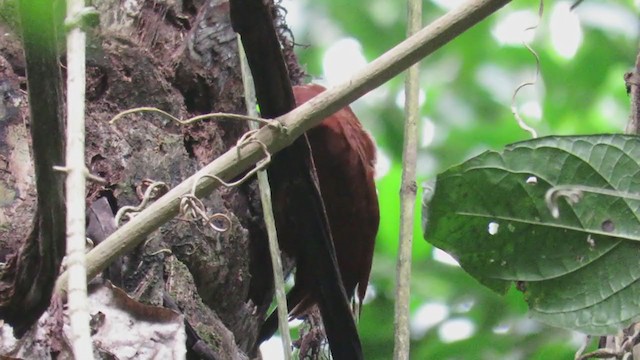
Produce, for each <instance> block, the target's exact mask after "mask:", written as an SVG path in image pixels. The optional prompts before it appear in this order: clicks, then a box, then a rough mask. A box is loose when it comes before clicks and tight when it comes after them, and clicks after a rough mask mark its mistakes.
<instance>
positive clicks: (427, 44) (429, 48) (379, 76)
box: [56, 0, 510, 291]
mask: <svg viewBox="0 0 640 360" xmlns="http://www.w3.org/2000/svg"><path fill="white" fill-rule="evenodd" d="M509 2H510V0H470V1H467V2H466V3H464V4H462V5H461V6H460V7H458V8H456V9H454V10H452V11H450V12H449V13H447V14H445V15H444V16H442V17H441V18H439V19H437V20H436V21H434V22H433V23H431V24H430V25H428V26H426V27H425V28H423V29H422V30H420V31H419V32H418V33H417V34H415V35H413V36H411V37H410V38H408V39H406V40H405V41H403V42H401V43H400V44H399V45H397V46H396V47H394V48H393V49H391V50H389V51H388V52H386V53H385V54H383V55H382V56H380V57H379V58H378V59H376V60H375V61H373V62H372V63H371V64H369V65H368V66H367V67H366V68H365V69H363V70H362V71H361V72H360V73H358V74H357V75H355V76H354V77H353V78H352V79H351V80H349V81H347V82H346V83H344V84H341V85H339V86H336V87H335V88H332V89H329V90H327V91H325V92H323V93H322V94H320V95H319V96H317V97H315V98H313V99H312V100H310V101H309V102H307V103H305V104H303V105H302V106H300V107H298V108H295V109H294V110H292V111H291V112H289V113H287V114H285V115H283V116H280V117H278V118H277V120H278V121H280V122H281V123H282V124H283V125H285V126H286V127H287V129H288V130H289V131H288V132H287V133H286V134H285V133H282V132H280V131H278V130H276V129H273V128H272V127H268V126H266V127H263V128H262V129H261V130H260V131H258V132H257V133H256V137H257V140H259V141H260V142H262V143H263V144H265V145H266V146H267V148H268V150H269V151H270V152H272V153H275V152H277V151H279V150H281V149H283V148H284V147H286V146H288V145H290V144H291V143H293V141H295V139H296V138H298V137H299V136H301V135H302V134H303V133H304V132H305V131H307V130H308V129H310V128H312V127H313V126H315V125H317V124H319V123H320V122H322V120H323V119H324V118H325V117H327V116H329V115H331V114H332V113H334V112H336V111H338V110H339V109H341V108H343V107H345V106H347V105H348V104H350V103H351V102H353V101H354V100H356V99H357V98H359V97H361V96H363V95H364V94H366V93H367V92H368V91H370V90H372V89H374V88H376V87H378V86H380V85H381V84H383V83H384V82H386V81H388V80H389V79H391V78H392V77H394V76H396V75H398V74H399V73H400V72H402V71H404V70H405V69H407V68H408V67H409V66H411V65H412V64H414V63H416V62H417V61H419V60H420V59H422V58H424V57H426V56H427V55H429V54H431V53H433V52H434V51H435V50H437V49H439V48H441V47H442V46H443V45H445V44H446V43H448V42H449V41H451V40H453V39H454V38H456V37H457V36H458V35H460V34H462V33H463V32H464V31H466V30H467V29H469V28H471V27H472V26H473V25H475V24H477V23H478V22H480V21H481V20H483V19H484V18H486V17H487V16H489V15H490V14H492V13H493V12H495V11H497V10H498V9H500V8H501V7H502V6H504V5H506V4H507V3H509ZM261 156H262V147H261V146H260V145H259V144H258V143H256V142H253V143H250V144H248V145H246V146H244V147H241V148H237V147H234V148H232V149H230V150H229V151H227V152H226V153H224V154H223V155H222V156H220V157H219V158H217V159H216V160H214V161H213V162H211V163H210V164H209V165H207V166H206V167H204V168H203V169H201V170H200V171H198V172H197V173H196V174H194V175H192V176H191V177H189V178H188V179H186V180H185V181H183V182H182V183H181V184H179V185H177V186H176V187H175V188H173V189H172V190H171V191H169V192H168V193H167V194H165V195H164V196H163V197H162V198H160V199H158V200H157V201H156V202H155V203H153V204H151V205H150V206H149V207H148V208H147V209H146V210H145V211H143V212H141V213H140V214H139V215H138V216H136V217H135V218H133V220H131V221H130V222H128V223H127V224H125V225H124V226H122V227H121V228H119V229H118V230H117V231H116V232H114V233H113V234H112V235H111V236H109V238H107V239H106V240H105V241H104V242H102V243H101V244H100V245H98V246H96V248H94V249H93V250H92V251H91V252H90V253H89V254H88V255H87V275H88V276H89V277H90V278H91V277H94V276H95V275H97V274H98V273H99V272H100V271H102V270H103V269H104V268H105V267H106V266H108V264H109V263H110V262H111V261H112V260H113V259H115V258H116V257H118V256H120V255H122V254H124V253H126V252H128V251H130V250H131V249H133V248H134V247H135V246H136V245H137V244H139V243H140V242H142V241H143V240H144V238H145V237H146V236H147V235H149V234H150V233H151V232H152V231H154V230H156V229H157V228H159V227H160V226H161V225H162V224H164V223H166V222H167V221H169V220H170V219H172V218H173V217H174V216H175V215H177V214H178V207H179V204H180V197H181V196H183V195H186V194H189V193H191V189H192V187H193V184H194V181H196V180H198V179H201V180H200V181H199V183H198V184H197V186H196V195H198V196H204V195H207V194H209V193H211V192H212V191H213V190H214V189H215V188H217V187H218V186H220V183H219V182H218V181H216V180H214V179H213V178H212V177H204V178H203V176H204V175H215V176H218V177H220V178H222V179H224V180H229V179H232V178H233V177H235V176H237V175H239V174H240V173H242V172H243V171H245V170H246V169H247V168H248V167H250V166H251V165H252V164H255V163H256V162H258V161H259V160H260V158H261ZM67 276H68V274H67V273H64V274H62V275H61V277H60V279H59V281H58V284H56V289H57V290H58V291H61V290H63V289H65V288H66V282H67Z"/></svg>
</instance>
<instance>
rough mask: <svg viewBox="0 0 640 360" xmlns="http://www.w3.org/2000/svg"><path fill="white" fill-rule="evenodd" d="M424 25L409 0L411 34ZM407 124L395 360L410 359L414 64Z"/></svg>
mask: <svg viewBox="0 0 640 360" xmlns="http://www.w3.org/2000/svg"><path fill="white" fill-rule="evenodd" d="M421 27H422V0H408V1H407V36H408V37H411V36H412V35H413V34H415V33H417V32H418V31H419V30H420V28H421ZM404 89H405V90H404V92H405V103H404V112H405V124H404V146H403V150H402V181H401V185H400V239H399V244H398V262H397V265H396V303H395V321H394V324H395V346H394V349H393V358H394V359H395V360H406V359H409V348H410V337H409V298H410V296H411V245H412V243H413V217H414V208H415V203H416V194H417V186H416V161H417V156H418V155H417V152H418V143H417V133H418V118H419V116H420V101H419V98H420V96H419V95H420V94H419V93H420V69H419V64H414V65H413V66H411V67H410V68H409V69H408V70H407V73H406V79H405V87H404Z"/></svg>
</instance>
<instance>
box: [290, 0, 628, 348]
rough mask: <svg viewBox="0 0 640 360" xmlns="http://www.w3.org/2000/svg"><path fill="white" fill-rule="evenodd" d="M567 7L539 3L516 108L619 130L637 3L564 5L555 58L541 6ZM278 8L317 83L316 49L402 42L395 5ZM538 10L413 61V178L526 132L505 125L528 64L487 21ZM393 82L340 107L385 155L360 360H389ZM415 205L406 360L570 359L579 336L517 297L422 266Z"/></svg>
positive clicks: (427, 253)
mask: <svg viewBox="0 0 640 360" xmlns="http://www.w3.org/2000/svg"><path fill="white" fill-rule="evenodd" d="M454 2H455V1H445V0H440V1H435V0H434V1H425V2H424V23H425V24H427V23H429V22H431V21H432V20H433V19H436V18H437V17H439V16H440V15H442V14H444V13H445V12H446V9H444V8H443V7H442V6H446V4H447V3H454ZM443 4H444V5H443ZM570 4H571V3H567V2H559V1H555V2H545V6H546V8H545V13H544V15H543V18H542V21H541V24H540V26H539V28H538V29H537V30H535V31H534V33H535V38H534V40H533V41H532V43H531V45H532V46H533V47H534V49H535V50H536V51H537V53H538V54H539V57H540V64H541V65H540V71H541V75H540V79H539V81H538V83H537V84H536V85H535V86H534V87H529V88H525V89H523V90H522V91H521V93H520V94H519V95H518V97H517V98H516V104H517V105H518V108H519V109H520V111H521V115H522V117H523V118H524V119H525V121H526V122H527V123H528V124H529V125H531V126H533V127H534V128H536V130H537V131H538V134H539V135H552V134H555V135H569V134H591V133H610V132H621V131H622V129H623V128H624V125H625V123H626V121H627V116H628V109H629V104H628V97H627V95H626V92H625V84H624V81H623V75H624V73H625V72H626V71H629V69H631V67H632V66H633V64H634V61H635V58H636V52H637V44H638V28H637V23H636V22H634V21H637V15H638V7H637V5H634V2H633V1H631V0H626V1H617V2H608V1H604V0H587V1H584V2H583V3H582V4H581V5H580V6H579V7H578V9H577V10H576V11H575V14H577V19H578V20H579V24H580V29H581V31H582V41H581V44H580V46H579V47H578V49H577V52H576V53H575V56H570V57H563V56H562V55H561V53H560V52H559V51H558V50H557V48H554V46H553V42H552V40H553V39H554V37H559V36H560V37H561V35H563V34H565V35H566V33H568V32H569V30H570V29H569V30H566V31H565V30H562V29H561V30H558V29H552V27H551V26H550V23H551V22H552V21H551V17H552V16H553V15H554V12H556V11H558V12H559V9H560V7H561V6H564V7H565V8H568V6H569V5H570ZM283 5H284V6H285V7H287V8H289V10H290V13H289V17H288V20H289V23H290V24H291V25H292V26H293V31H294V34H295V35H296V42H297V43H300V44H304V45H308V46H307V47H300V48H299V51H298V54H299V56H300V62H301V63H302V64H305V65H306V68H307V71H308V72H309V74H310V75H311V76H312V77H313V78H314V79H316V80H317V79H320V81H322V79H323V78H326V71H327V69H326V67H323V60H324V56H325V54H326V53H327V50H328V49H330V48H331V46H332V45H333V44H335V43H336V42H337V41H339V40H340V39H343V38H353V39H356V40H357V41H358V42H359V43H360V45H361V46H362V54H363V55H364V57H365V58H366V60H367V61H371V60H373V59H374V58H376V57H377V56H379V55H380V54H382V53H383V52H384V51H386V50H388V49H389V48H391V47H392V46H393V45H395V44H397V43H398V42H400V41H401V40H402V39H404V37H405V32H406V30H405V13H406V4H405V2H403V1H397V0H396V1H388V0H387V1H383V0H351V1H348V2H345V1H341V0H325V1H322V2H318V1H315V2H311V1H286V0H285V1H284V2H283ZM537 10H538V2H537V1H532V0H526V1H518V2H513V3H512V4H509V5H507V6H506V7H505V8H503V9H502V10H500V11H499V12H498V13H496V14H494V15H492V16H491V17H490V18H489V19H487V20H485V21H484V22H482V23H481V24H479V25H477V26H476V27H474V28H473V29H471V30H470V31H467V32H466V33H464V34H463V35H462V36H460V37H458V38H457V39H455V40H454V41H452V42H451V43H450V44H448V45H446V46H445V47H443V48H442V49H440V50H439V51H437V52H436V53H435V54H433V55H432V56H430V57H429V58H427V59H425V60H423V61H422V62H421V84H422V86H421V88H422V90H423V91H424V94H425V98H426V100H425V101H424V103H423V105H422V108H421V111H422V115H423V117H424V120H423V122H422V123H421V124H420V125H421V130H420V134H419V138H423V137H424V138H425V139H428V138H432V140H431V141H430V142H429V143H428V144H425V143H422V142H421V146H420V148H419V159H418V174H419V178H418V183H419V184H420V183H422V182H423V181H425V180H428V179H433V178H434V177H435V175H436V174H437V173H440V172H442V171H444V170H445V169H447V168H448V167H450V166H452V165H455V164H458V163H460V162H462V161H464V160H465V159H467V158H469V157H471V156H473V155H476V154H478V153H480V152H481V151H484V150H486V149H495V150H499V149H501V148H502V147H504V146H505V145H506V144H509V143H512V142H515V141H520V140H525V139H528V138H529V137H530V135H529V134H528V133H526V132H525V131H523V130H522V129H520V128H519V127H518V125H517V123H516V121H515V120H514V117H513V115H512V113H511V96H512V94H513V91H514V90H515V89H516V88H517V87H518V86H519V85H520V84H521V83H522V82H524V81H528V80H530V79H531V78H533V76H534V74H535V69H536V65H535V64H536V61H535V58H534V56H533V55H532V54H531V53H530V52H529V51H528V50H527V49H526V48H525V47H524V46H523V45H521V44H517V43H515V44H507V45H503V44H501V42H500V41H498V36H497V35H495V34H496V32H497V28H498V25H500V24H501V23H504V22H507V20H508V18H509V17H510V16H514V14H518V13H521V12H526V13H527V14H528V15H529V17H530V18H533V20H534V22H535V14H536V13H537ZM520 25H521V29H519V30H518V31H517V34H516V35H517V36H519V37H520V38H523V39H524V38H525V37H526V36H525V35H520V33H521V32H522V30H524V29H525V28H526V27H528V26H531V25H532V23H527V22H525V21H523V22H521V24H520ZM348 60H349V59H346V60H344V61H345V66H347V65H346V62H348ZM402 88H403V77H402V76H399V77H396V78H395V79H393V80H392V81H390V82H389V83H387V84H385V85H384V90H383V91H379V92H378V94H377V95H376V97H375V100H374V101H367V100H366V99H361V100H359V101H357V102H356V103H354V105H353V107H354V109H355V111H356V113H357V114H358V115H359V117H360V119H361V120H362V122H363V123H364V125H365V127H366V128H367V129H369V131H370V132H371V133H372V135H373V136H374V137H375V139H376V142H377V144H378V146H379V148H380V150H381V152H382V154H384V155H383V159H382V160H388V161H389V166H388V169H387V170H384V171H383V173H381V174H380V175H381V177H380V178H379V179H378V181H377V186H378V191H379V197H380V205H381V217H382V220H381V221H382V223H381V225H380V232H379V235H378V239H377V246H376V254H375V258H374V268H373V273H372V280H371V285H372V287H373V289H375V296H372V299H371V300H370V302H368V303H367V305H365V307H364V309H363V312H362V317H361V320H360V323H359V328H360V331H361V334H362V339H363V345H364V349H365V356H366V358H367V359H390V358H391V357H392V350H393V311H394V305H393V301H394V295H393V291H394V284H395V256H396V252H397V250H396V249H397V241H398V240H397V239H398V232H399V230H398V229H399V224H398V222H399V213H398V204H399V199H398V194H399V184H400V174H401V168H402V166H401V153H402V126H403V121H402V119H403V115H402V107H401V106H398V104H397V103H398V102H397V100H396V99H397V98H398V94H399V93H400V92H402ZM527 109H533V111H528V110H527ZM536 112H537V113H538V114H539V118H536V117H537V116H536ZM425 130H426V132H425ZM420 198H421V194H419V196H418V199H420ZM418 205H419V204H417V205H416V210H417V211H416V222H415V223H416V231H415V236H414V245H413V246H414V259H413V261H414V265H413V277H412V303H411V305H412V321H414V322H415V323H416V324H419V323H422V329H420V328H421V326H416V327H415V328H414V329H413V330H412V333H413V335H414V337H413V342H412V353H411V354H412V355H411V358H412V359H569V358H573V355H574V353H575V351H576V349H577V348H578V347H579V346H580V345H581V343H582V341H583V337H582V336H581V335H579V334H576V333H572V332H569V331H566V330H562V329H555V328H550V327H546V326H544V325H542V324H540V323H537V322H535V321H533V320H530V319H529V318H528V317H527V314H526V304H525V303H524V301H523V299H522V296H521V294H520V293H519V292H518V291H516V290H514V289H511V290H510V291H509V293H508V294H507V296H505V297H500V296H498V295H496V294H494V293H492V292H491V291H490V290H488V289H486V288H484V287H483V286H482V285H480V284H479V283H477V282H476V281H475V280H473V279H472V278H471V277H470V276H469V275H467V274H466V273H465V272H464V271H463V270H461V269H460V268H459V267H456V266H451V265H447V264H445V263H442V262H439V261H436V260H434V257H433V256H432V255H433V249H431V247H430V246H429V245H427V243H426V242H425V241H424V240H423V238H422V235H421V229H420V220H419V219H420V213H419V206H418ZM425 304H444V305H445V306H446V309H447V310H446V311H445V314H444V316H442V314H439V315H438V314H431V315H430V314H429V313H428V312H427V314H426V316H425V315H423V314H422V313H421V312H420V311H419V310H420V309H421V308H422V307H423V306H424V305H425ZM430 317H431V320H433V321H432V323H431V324H429V321H428V320H429V318H430ZM451 319H465V320H468V321H469V322H470V324H472V327H473V329H472V331H471V332H470V334H469V335H468V336H466V337H465V338H464V339H462V340H458V341H452V340H450V339H449V340H447V335H446V333H447V331H445V330H446V329H447V325H450V323H449V324H447V322H448V321H449V320H451ZM433 322H435V323H433ZM425 324H427V325H425ZM449 332H450V331H449ZM461 332H462V330H461ZM459 335H460V334H459ZM591 346H592V347H593V346H594V345H593V344H592V345H591Z"/></svg>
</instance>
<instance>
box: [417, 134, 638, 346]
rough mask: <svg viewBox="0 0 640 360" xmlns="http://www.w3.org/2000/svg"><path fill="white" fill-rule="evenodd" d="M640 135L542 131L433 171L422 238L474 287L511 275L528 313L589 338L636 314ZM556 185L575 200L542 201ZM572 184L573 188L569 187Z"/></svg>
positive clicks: (502, 283) (498, 283)
mask: <svg viewBox="0 0 640 360" xmlns="http://www.w3.org/2000/svg"><path fill="white" fill-rule="evenodd" d="M638 159H640V138H638V137H634V136H625V135H599V136H580V137H547V138H541V139H535V140H531V141H526V142H521V143H516V144H513V145H510V146H507V148H506V149H505V150H504V151H503V152H501V153H498V152H494V151H489V152H485V153H483V154H481V155H479V156H477V157H475V158H473V159H470V160H468V161H467V162H465V163H463V164H461V165H459V166H456V167H454V168H451V169H449V170H447V171H446V172H445V173H443V174H441V175H439V176H438V179H437V182H436V185H435V192H433V193H431V194H427V192H425V196H430V197H431V198H430V199H427V200H428V201H427V202H426V203H425V204H424V208H423V214H422V216H423V222H424V223H425V228H426V229H425V234H424V235H425V238H426V239H427V240H428V241H429V242H430V243H432V244H433V245H435V246H437V247H439V248H441V249H443V250H445V251H447V252H448V253H450V254H451V255H453V256H454V257H455V258H456V259H458V261H459V262H460V265H461V266H462V267H463V268H464V269H465V270H466V271H467V272H469V273H470V274H471V275H472V276H474V277H475V278H476V279H477V280H479V281H480V282H481V283H483V284H485V285H486V286H488V287H490V288H491V289H493V290H495V291H497V292H501V293H504V292H506V290H508V289H509V287H510V286H511V284H512V282H513V281H518V282H519V283H518V285H519V286H518V287H519V288H520V289H521V290H522V291H523V292H524V294H525V298H526V299H527V302H528V304H529V308H530V310H531V314H532V315H533V317H534V318H537V319H539V320H541V321H544V322H546V323H549V324H552V325H555V326H560V327H566V328H571V329H575V330H579V331H583V332H587V333H591V334H606V333H614V332H615V331H616V330H617V329H619V328H620V327H622V326H624V325H626V324H629V323H630V322H632V321H633V320H638V319H640V281H638V280H639V279H640V267H638V266H637V263H638V256H639V255H640V243H639V242H638V241H640V220H639V218H638V213H639V212H638V208H639V206H640V200H639V198H638V195H635V194H640V177H638V176H637V175H638V173H640V164H639V163H638ZM556 186H562V187H563V188H569V189H573V193H574V194H578V195H580V196H579V199H577V202H575V203H574V202H571V201H567V200H566V199H564V198H562V197H560V198H559V199H557V202H558V204H557V206H558V210H559V217H558V218H554V217H553V216H552V214H551V211H550V210H549V208H548V207H547V204H546V203H545V201H544V199H545V194H546V193H547V191H549V190H550V189H552V188H554V187H556ZM577 190H579V191H577Z"/></svg>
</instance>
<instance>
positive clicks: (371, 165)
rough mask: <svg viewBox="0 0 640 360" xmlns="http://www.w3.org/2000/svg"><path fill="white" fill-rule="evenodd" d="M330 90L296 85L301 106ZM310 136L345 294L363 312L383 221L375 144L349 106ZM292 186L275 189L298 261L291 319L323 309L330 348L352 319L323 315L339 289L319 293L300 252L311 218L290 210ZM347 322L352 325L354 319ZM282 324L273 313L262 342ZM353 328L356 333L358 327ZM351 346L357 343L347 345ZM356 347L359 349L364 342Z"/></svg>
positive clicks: (284, 244) (283, 230) (288, 248)
mask: <svg viewBox="0 0 640 360" xmlns="http://www.w3.org/2000/svg"><path fill="white" fill-rule="evenodd" d="M325 90H326V89H325V88H324V87H323V86H320V85H317V84H308V85H297V86H294V87H293V94H294V97H295V101H296V105H297V106H300V105H301V104H303V103H305V102H307V101H309V100H310V99H312V98H313V97H315V96H316V95H318V94H320V93H322V92H323V91H325ZM306 134H307V138H308V141H309V146H310V149H311V154H312V159H313V165H314V166H315V170H316V173H317V179H318V185H319V188H320V193H321V197H322V200H323V202H324V207H325V211H326V216H327V219H328V222H329V228H330V232H331V239H332V242H333V248H334V249H335V256H336V261H337V267H338V273H339V276H340V278H341V280H342V281H341V282H342V285H343V290H344V294H345V295H346V298H347V299H348V300H351V301H352V302H354V303H355V302H357V303H358V305H360V306H358V309H361V305H362V301H363V299H364V296H365V294H366V290H367V284H368V282H369V276H370V273H371V266H372V260H373V252H374V246H375V238H376V234H377V232H378V226H379V222H380V211H379V205H378V197H377V191H376V187H375V163H376V147H375V143H374V141H373V139H372V138H371V136H370V135H369V134H368V132H367V131H366V130H365V129H364V128H363V127H362V124H361V123H360V121H359V120H358V118H357V117H356V115H355V114H354V113H353V111H352V110H351V109H350V108H349V107H345V108H342V109H341V110H339V111H338V112H336V113H334V114H333V115H331V116H329V117H327V118H326V119H324V120H323V121H322V122H321V123H320V124H319V125H317V126H315V127H313V128H311V129H310V130H308V131H307V133H306ZM292 186H295V184H287V183H286V181H285V182H284V183H280V184H273V185H272V193H273V194H272V197H273V203H274V209H273V210H274V217H275V220H276V229H277V233H278V240H279V243H280V245H281V248H282V251H283V252H285V253H286V254H287V255H290V256H291V257H293V258H294V259H295V260H296V273H295V283H294V286H293V288H292V289H291V290H290V291H289V293H288V294H287V303H288V307H289V309H288V310H289V316H290V318H300V317H304V316H305V314H306V313H307V312H308V311H309V310H310V309H311V307H312V306H313V305H316V304H317V305H319V307H320V313H321V316H322V319H323V323H324V325H325V329H326V331H327V337H328V339H329V346H330V347H332V335H331V334H330V333H329V332H330V331H331V329H330V328H331V327H332V326H331V324H333V328H335V329H337V330H333V331H342V330H341V328H343V327H346V326H345V325H339V324H343V322H345V321H346V320H347V319H331V318H328V317H336V316H343V315H341V313H340V312H339V311H336V312H333V311H331V309H325V311H323V304H324V303H323V298H322V297H323V296H329V297H332V296H338V295H337V294H332V293H335V291H334V292H331V291H325V292H324V293H323V292H322V291H319V290H317V289H316V288H317V284H318V281H324V280H323V279H315V278H314V276H317V274H318V271H317V269H314V268H313V267H314V266H315V265H314V264H313V263H312V262H313V261H314V259H313V256H307V257H306V258H305V256H304V252H302V251H301V249H300V248H301V247H302V246H306V243H305V240H307V239H304V238H300V236H301V235H302V234H303V233H302V232H300V229H299V227H300V225H301V224H303V223H304V221H301V220H300V217H301V216H306V214H291V213H290V212H288V209H290V208H291V205H292V204H291V203H292V202H295V201H296V200H297V199H296V198H295V197H294V196H291V193H290V192H289V191H288V189H289V188H291V187H292ZM294 205H295V204H294ZM312 215H313V214H312ZM316 215H317V214H316ZM302 236H304V235H302ZM311 253H312V254H313V252H311ZM318 256H319V254H318ZM320 276H322V274H321V275H320ZM338 281H339V280H338ZM327 293H328V294H327ZM336 301H337V300H336ZM348 320H350V324H353V319H348ZM277 326H278V319H277V314H276V311H275V310H274V311H273V313H272V314H271V315H270V316H269V318H268V319H267V320H266V321H265V322H264V324H263V326H262V328H261V330H260V335H259V343H260V342H262V341H264V340H266V339H268V338H270V337H271V336H272V335H273V334H274V333H275V331H276V329H277ZM353 330H354V331H355V325H353ZM347 335H348V334H347ZM333 337H334V338H336V339H339V340H342V338H344V337H348V336H341V334H335V335H334V336H333ZM356 337H357V332H356ZM355 341H356V340H353V341H352V342H355ZM351 345H353V344H347V346H351ZM353 346H354V347H357V348H359V347H360V343H359V339H357V344H355V345H353ZM331 350H332V354H333V355H334V358H335V359H339V357H337V356H336V354H337V353H339V352H336V351H334V348H331ZM359 356H361V354H360V355H359ZM345 357H346V356H345Z"/></svg>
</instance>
